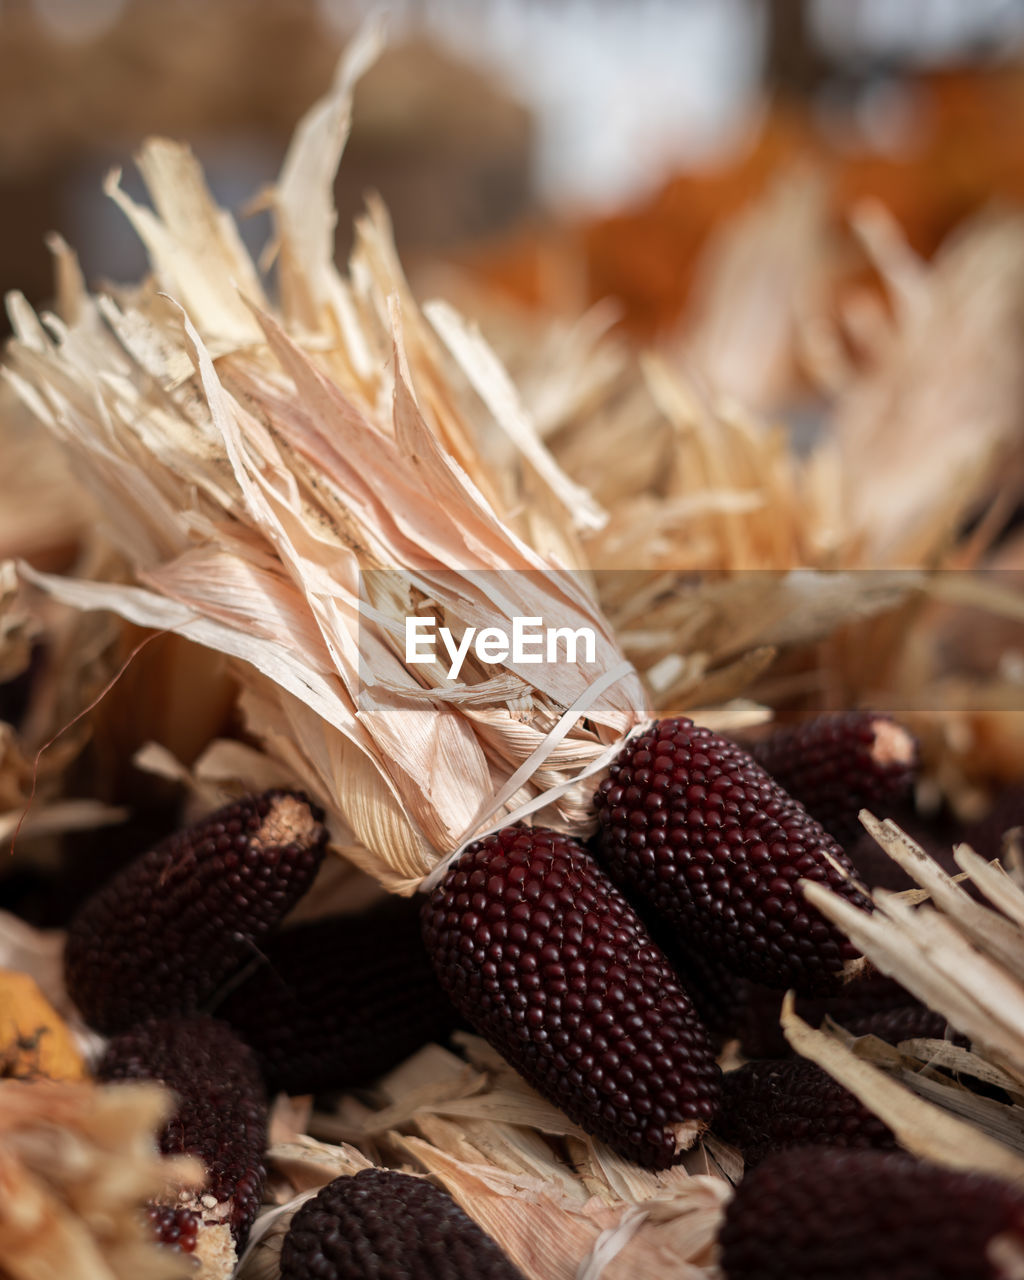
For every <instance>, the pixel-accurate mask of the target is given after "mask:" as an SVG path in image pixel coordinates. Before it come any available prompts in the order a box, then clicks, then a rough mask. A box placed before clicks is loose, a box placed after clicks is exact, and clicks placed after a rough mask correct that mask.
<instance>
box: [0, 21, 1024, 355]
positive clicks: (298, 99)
mask: <svg viewBox="0 0 1024 1280" xmlns="http://www.w3.org/2000/svg"><path fill="white" fill-rule="evenodd" d="M371 10H372V11H382V12H384V13H386V15H387V17H388V21H389V26H390V31H391V38H392V45H391V48H390V50H389V52H388V53H387V54H386V55H385V57H384V58H383V59H382V60H381V62H380V63H379V64H378V65H377V66H376V67H375V68H374V69H373V70H372V71H371V72H370V74H369V75H368V76H367V77H366V78H365V80H364V82H363V83H362V84H361V86H360V88H359V91H358V94H357V99H356V113H355V129H354V133H353V136H352V140H351V142H350V145H349V148H348V152H347V156H346V159H345V162H344V164H343V166H342V172H341V176H340V179H339V190H338V203H339V209H340V218H339V227H338V235H339V252H341V253H344V252H345V250H346V248H347V245H348V242H349V236H350V226H351V221H352V216H353V215H354V214H356V213H357V212H358V211H359V209H360V208H361V207H362V204H363V201H364V197H365V194H366V192H367V191H369V190H376V191H379V192H380V193H381V194H382V196H383V197H384V199H385V201H386V203H387V205H388V206H389V208H390V210H391V212H392V216H393V218H394V221H395V225H396V233H397V239H398V243H399V248H400V249H401V250H402V251H403V254H404V255H405V256H406V258H407V260H408V261H409V262H410V263H412V264H413V265H414V266H415V263H416V262H417V261H418V260H419V259H421V258H422V257H424V256H430V257H434V258H436V256H437V255H442V256H444V255H447V256H449V257H451V258H454V259H456V260H457V261H459V262H460V263H461V264H462V265H463V266H464V267H467V268H469V269H471V270H472V271H473V272H475V273H479V274H480V276H481V278H482V279H484V280H485V281H486V282H487V283H488V284H490V285H495V286H497V287H499V288H501V289H504V290H506V291H507V292H508V293H509V295H510V296H513V297H516V298H518V299H520V300H522V301H525V302H527V303H530V302H535V301H538V300H543V301H546V302H551V301H552V300H554V301H556V302H557V301H558V297H557V295H558V293H559V291H560V290H561V291H563V292H566V291H573V293H574V298H573V301H575V300H576V297H577V296H581V297H582V298H583V299H584V300H593V299H596V298H600V297H604V296H612V297H614V298H616V299H617V300H618V302H619V305H620V307H621V316H622V322H623V324H624V325H625V327H626V328H627V329H628V330H629V331H630V332H632V333H634V334H636V335H637V336H639V337H642V338H644V339H645V340H646V339H650V338H651V337H652V336H654V335H656V334H658V333H659V332H661V331H663V330H664V329H665V328H666V327H668V326H671V325H672V324H673V323H674V322H675V320H676V319H677V317H678V315H679V314H680V311H681V309H682V308H683V307H684V305H685V303H686V299H687V297H688V294H689V291H690V289H691V287H692V277H693V268H694V264H695V262H696V261H697V260H698V257H699V254H700V251H701V249H702V247H703V245H704V244H705V242H706V241H707V239H708V237H709V235H710V234H711V231H712V229H713V228H714V227H715V226H716V225H717V224H719V223H720V222H721V221H722V220H723V219H725V218H726V217H728V216H730V215H732V214H734V213H736V212H737V211H738V210H740V209H742V208H743V207H744V206H745V205H746V204H749V203H750V202H752V201H754V200H755V199H756V198H757V197H758V196H759V195H760V194H762V193H763V191H764V189H765V188H766V186H767V185H768V184H769V183H770V181H771V180H772V178H773V175H776V174H778V173H779V172H785V171H787V170H792V169H793V168H794V167H795V166H797V165H798V164H800V163H804V162H807V161H811V162H813V164H814V165H815V167H816V169H817V170H818V171H819V172H820V173H822V174H824V175H825V178H826V182H827V191H826V198H827V199H828V200H829V201H831V202H832V205H833V207H834V208H835V209H836V210H837V211H845V210H848V209H849V208H850V206H851V202H852V201H854V200H856V199H857V198H858V197H860V196H863V195H869V194H870V195H876V196H878V197H879V198H880V199H881V200H882V201H883V202H884V203H885V205H886V206H887V207H888V208H889V209H890V210H891V211H892V212H893V213H894V214H895V216H896V218H897V220H898V221H899V222H900V224H901V225H902V226H903V228H904V230H905V232H906V234H907V236H908V238H909V241H910V243H911V245H912V246H913V247H914V248H915V249H918V250H919V251H920V252H922V253H926V254H928V253H931V252H933V251H934V249H935V248H936V246H937V245H938V244H939V242H940V241H941V239H942V238H943V236H944V235H945V234H946V233H947V232H948V231H949V229H950V228H951V227H952V226H953V225H955V224H956V223H957V222H959V221H960V220H962V219H963V218H964V217H965V215H967V214H969V213H971V212H973V211H975V210H977V209H978V208H980V207H982V206H985V205H986V204H988V203H990V202H992V201H1002V202H1005V203H1014V204H1015V203H1018V202H1020V201H1021V200H1022V199H1024V149H1022V148H1021V147H1020V145H1019V130H1020V123H1021V120H1022V119H1024V71H1022V63H1021V47H1022V42H1024V0H901V2H900V3H896V4H893V3H888V2H887V0H629V2H628V3H627V2H626V0H622V2H621V3H615V2H613V0H592V2H589V3H588V2H587V0H489V2H488V3H477V2H475V0H418V2H413V0H407V2H406V3H395V4H391V5H387V6H382V5H379V4H378V5H373V4H370V3H358V2H356V0H260V2H259V3H254V2H253V0H2V3H0V98H2V110H0V200H2V210H3V214H2V217H3V235H2V236H0V282H2V284H3V286H4V288H5V290H7V289H12V288H13V289H20V290H22V291H24V292H25V293H26V294H27V296H28V297H29V299H30V300H31V301H32V302H34V303H40V302H44V301H45V299H46V298H47V296H48V292H49V290H50V287H51V267H50V262H49V257H48V252H47V250H46V247H45V244H44V235H45V233H46V232H48V231H53V230H56V231H59V232H60V233H61V234H62V235H63V236H64V237H65V238H66V239H67V240H68V241H69V242H70V243H71V244H72V245H74V247H75V248H76V250H77V251H78V253H79V254H80V256H81V259H82V262H83V266H84V269H85V272H86V275H87V276H88V277H89V278H90V279H91V280H96V279H99V278H104V279H112V280H114V281H118V280H131V279H136V278H138V276H139V275H140V274H141V272H142V270H143V262H142V256H141V250H140V248H139V246H138V243H137V241H136V238H135V237H134V236H132V235H130V234H125V228H124V225H123V223H122V220H121V217H120V215H119V214H118V213H117V211H116V210H114V209H113V207H112V206H111V205H110V203H109V201H107V200H106V199H105V197H104V196H103V195H102V193H101V190H100V185H101V181H102V178H103V176H104V174H105V173H106V172H107V171H108V170H109V169H110V168H111V167H114V166H121V165H124V166H125V167H126V175H125V183H126V186H127V188H128V189H129V191H131V192H132V193H133V194H136V195H138V194H140V193H141V192H140V187H139V185H138V183H137V179H136V178H135V175H134V174H132V173H131V171H130V164H129V163H128V161H129V158H130V157H131V155H132V153H133V152H134V150H135V149H136V148H137V146H138V144H139V142H140V141H141V139H142V138H143V137H145V136H146V135H148V134H152V133H159V134H165V135H169V136H171V137H175V138H186V139H188V140H189V141H190V142H191V143H192V144H193V145H194V147H195V148H196V150H197V151H198V153H199V155H200V157H201V159H202V161H203V164H204V166H205V168H206V171H207V173H208V175H209V176H210V179H211V183H212V185H213V187H214V190H215V193H216V195H217V196H218V198H219V199H220V200H221V202H222V203H224V204H226V205H227V206H229V207H231V208H232V209H233V210H234V211H235V212H236V213H242V212H244V210H245V203H246V201H247V200H249V199H250V198H251V197H252V196H253V194H254V193H255V192H258V191H259V190H260V188H261V187H263V186H264V185H266V184H267V183H269V182H270V181H271V180H272V179H273V177H274V176H275V174H276V172H277V169H278V166H279V164H280V162H281V158H282V156H283V153H284V148H285V145H286V142H287V139H288V136H289V133H290V130H291V128H292V127H293V125H294V123H295V121H296V120H297V119H298V117H299V115H300V114H301V113H302V111H303V110H304V109H305V108H306V107H308V106H309V105H310V103H311V102H312V101H313V100H314V99H315V98H316V97H317V96H318V95H319V94H321V93H322V92H323V91H324V89H325V88H326V87H327V85H328V83H329V81H330V77H331V73H332V70H333V67H334V65H335V62H336V59H337V57H338V55H339V52H340V51H341V49H342V47H343V45H344V43H345V41H346V39H347V38H348V37H349V36H350V35H351V33H352V31H353V30H354V29H355V27H356V26H357V25H358V23H359V22H360V21H361V20H362V19H363V18H364V17H365V16H366V14H367V13H368V12H370V11H371ZM242 227H243V231H244V234H245V235H246V236H247V238H248V239H249V241H250V243H251V244H252V245H253V247H255V248H257V249H258V248H261V247H262V245H263V243H264V241H265V239H266V234H267V227H266V223H265V220H264V219H263V218H261V217H260V216H259V215H258V214H255V213H253V214H251V215H250V216H249V217H243V218H242Z"/></svg>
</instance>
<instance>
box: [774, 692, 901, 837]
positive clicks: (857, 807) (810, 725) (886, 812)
mask: <svg viewBox="0 0 1024 1280" xmlns="http://www.w3.org/2000/svg"><path fill="white" fill-rule="evenodd" d="M750 754H751V755H752V756H753V757H754V759H755V760H756V761H757V763H758V764H759V765H760V766H761V767H762V768H763V769H764V770H765V772H766V773H769V774H770V775H771V776H772V777H773V778H774V779H775V781H776V782H777V783H778V784H779V786H780V787H782V788H783V789H784V790H785V791H788V792H789V794H790V795H791V796H793V798H794V799H796V800H799V801H800V803H801V804H802V805H803V806H804V808H805V809H806V810H807V812H808V813H809V814H810V815H811V816H812V817H813V818H815V819H816V820H817V821H818V822H820V823H821V825H822V826H823V827H824V828H825V830H826V831H827V832H828V833H829V835H831V836H834V837H835V839H836V840H838V841H839V843H840V844H841V845H843V846H844V848H845V847H847V846H848V845H849V843H850V842H851V841H852V840H855V839H856V838H857V837H858V836H859V835H860V834H861V833H862V832H863V830H864V828H863V827H862V826H861V824H860V822H859V821H858V818H857V815H858V813H859V812H860V811H861V809H870V810H871V812H872V813H873V814H874V815H875V817H876V818H887V817H889V816H890V814H891V810H892V809H893V808H894V807H895V806H897V805H901V804H903V803H904V802H905V801H906V800H907V798H908V797H909V795H910V790H911V787H912V785H913V781H914V774H915V772H916V770H917V763H918V760H917V743H916V742H915V741H914V739H913V737H912V736H911V735H910V734H909V733H908V732H907V730H906V729H904V728H903V727H902V726H901V725H898V724H897V723H896V722H895V721H894V720H893V719H892V718H891V717H890V716H886V715H881V714H879V713H878V712H876V711H847V712H844V713H842V714H840V715H827V716H818V717H817V718H816V719H814V720H809V721H808V722H807V723H806V724H802V725H797V726H795V727H792V728H780V729H776V730H775V732H774V733H772V734H771V735H770V737H768V738H766V739H765V740H764V741H763V742H759V743H757V744H755V745H754V746H753V747H751V749H750Z"/></svg>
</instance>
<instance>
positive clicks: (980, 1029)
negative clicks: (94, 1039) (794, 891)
mask: <svg viewBox="0 0 1024 1280" xmlns="http://www.w3.org/2000/svg"><path fill="white" fill-rule="evenodd" d="M874 835H875V838H876V839H877V840H879V842H880V843H881V844H882V847H883V848H884V849H885V850H886V851H887V852H888V853H889V854H890V856H892V857H894V858H896V860H897V861H900V863H901V865H902V866H903V867H904V869H905V870H906V871H907V872H908V873H909V874H910V875H911V876H912V877H913V878H914V879H915V880H916V881H918V883H921V884H922V887H924V888H927V889H929V891H932V890H935V891H936V892H938V893H939V895H940V897H941V903H936V904H935V905H934V906H932V905H929V904H922V905H921V906H918V907H913V906H910V905H909V904H907V903H906V902H904V901H902V900H901V898H900V896H899V895H894V894H888V893H885V892H883V891H877V892H876V893H875V894H874V895H873V897H874V900H875V906H876V910H875V912H874V913H873V914H872V915H870V916H869V915H867V914H865V913H864V912H860V911H857V910H856V909H852V910H850V911H847V909H846V904H844V903H842V902H840V901H839V900H838V899H836V898H835V897H834V896H833V895H831V894H829V893H828V892H827V891H819V890H818V888H817V887H816V886H814V885H810V884H809V885H807V886H806V893H807V896H808V898H809V900H810V901H811V902H812V903H813V904H814V905H815V906H817V907H818V909H819V910H820V911H821V912H822V913H823V914H824V915H825V916H827V917H828V918H829V919H830V920H833V921H834V922H835V923H836V924H838V925H839V927H840V928H841V929H842V930H843V932H844V933H846V934H847V936H848V937H849V938H850V939H851V940H852V941H853V942H854V943H855V945H856V946H857V947H859V949H860V950H861V951H862V952H863V953H864V955H865V956H866V957H867V958H868V959H869V960H870V961H871V962H872V963H873V964H874V965H875V966H876V967H877V968H879V969H881V970H882V972H883V973H887V974H890V975H891V976H892V977H894V978H896V979H897V981H899V982H900V983H902V985H903V986H905V987H906V988H907V989H908V990H909V991H910V992H911V993H912V994H913V995H915V996H917V998H918V999H920V1000H922V1001H924V1003H925V1004H927V1005H928V1006H929V1007H930V1008H932V1009H935V1010H937V1011H938V1012H939V1013H942V1014H943V1015H944V1016H945V1017H946V1018H948V1020H949V1022H950V1023H951V1024H952V1026H954V1027H955V1028H956V1029H957V1030H958V1031H961V1032H963V1033H964V1034H965V1035H967V1036H968V1037H969V1038H970V1039H971V1041H972V1043H973V1044H974V1047H975V1051H976V1052H979V1053H981V1054H982V1056H983V1057H985V1058H987V1059H988V1060H989V1061H990V1062H991V1063H992V1064H993V1065H995V1066H997V1067H999V1068H1000V1069H1001V1070H1003V1071H1005V1072H1006V1073H1007V1074H1008V1075H1010V1076H1011V1077H1012V1078H1013V1079H1015V1080H1018V1081H1024V982H1022V981H1021V978H1020V976H1019V974H1020V973H1021V956H1022V955H1024V941H1022V939H1021V934H1020V931H1019V927H1018V926H1011V924H1010V922H1009V920H1008V919H1007V918H1006V917H1005V916H1004V915H1002V914H1001V913H1000V912H998V911H996V910H994V909H991V908H987V907H983V906H981V905H980V904H978V903H977V902H975V901H974V900H973V899H972V898H971V897H970V896H969V895H968V894H967V893H966V892H965V891H964V889H963V888H962V887H960V886H959V885H957V884H955V883H954V882H952V881H949V882H948V883H946V881H947V880H948V877H944V876H943V875H942V873H941V872H940V871H939V869H938V868H936V867H935V865H934V863H933V862H932V861H931V859H930V858H928V856H927V855H926V854H924V852H923V851H922V850H921V849H920V848H919V846H917V845H916V844H915V843H914V842H913V841H912V840H910V838H909V837H907V836H906V835H905V834H904V833H903V832H901V831H900V830H899V828H898V827H896V826H895V824H893V823H889V822H886V823H883V824H881V825H877V824H876V826H875V829H874ZM940 907H941V909H940ZM1007 962H1009V963H1010V965H1011V967H1010V968H1007V967H1006V965H1007Z"/></svg>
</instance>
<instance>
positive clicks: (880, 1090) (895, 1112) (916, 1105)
mask: <svg viewBox="0 0 1024 1280" xmlns="http://www.w3.org/2000/svg"><path fill="white" fill-rule="evenodd" d="M782 1028H783V1031H784V1033H785V1036H786V1039H787V1040H788V1041H789V1043H790V1044H791V1045H792V1046H793V1048H794V1049H795V1050H796V1051H797V1052H798V1053H800V1054H803V1056H804V1057H805V1058H810V1059H811V1061H812V1062H816V1063H817V1064H818V1065H819V1066H820V1067H822V1068H823V1069H824V1070H826V1071H827V1072H828V1073H829V1074H830V1075H831V1076H833V1077H834V1078H835V1079H836V1080H838V1081H839V1083H840V1084H842V1085H845V1087H846V1088H847V1089H849V1091H850V1092H851V1093H852V1094H854V1095H855V1096H856V1097H857V1098H858V1099H859V1100H860V1101H861V1102H862V1103H863V1104H864V1106H866V1107H867V1108H868V1109H869V1110H870V1111H873V1112H874V1113H875V1115H877V1116H879V1117H880V1119H882V1120H884V1122H885V1123H886V1124H887V1125H888V1126H889V1128H890V1129H891V1130H892V1131H893V1133H894V1134H895V1135H896V1138H897V1140H898V1141H899V1142H900V1144H901V1145H902V1146H904V1147H905V1148H906V1149H907V1150H908V1151H912V1152H913V1153H914V1154H915V1155H917V1156H920V1157H921V1158H922V1159H926V1160H931V1161H933V1162H935V1163H936V1164H945V1165H949V1166H950V1167H951V1168H956V1169H975V1170H977V1171H979V1172H985V1173H991V1174H994V1175H997V1176H999V1177H1003V1178H1010V1179H1015V1180H1019V1179H1021V1178H1024V1151H1022V1153H1021V1154H1019V1155H1015V1154H1014V1153H1013V1152H1012V1151H1010V1150H1009V1149H1008V1148H1007V1147H1005V1146H1002V1145H1001V1144H1000V1143H998V1142H995V1141H993V1140H992V1139H991V1138H989V1137H986V1136H985V1135H984V1134H983V1133H981V1132H980V1131H979V1130H978V1129H977V1128H976V1127H975V1126H973V1125H971V1124H968V1123H966V1122H964V1121H962V1120H959V1119H956V1118H955V1117H953V1116H952V1115H950V1114H949V1113H948V1112H947V1111H944V1110H940V1109H939V1108H938V1107H935V1106H933V1105H930V1104H929V1103H927V1102H925V1101H924V1100H922V1099H921V1098H918V1097H915V1096H914V1094H912V1093H911V1092H910V1091H909V1090H908V1089H906V1088H904V1087H903V1086H902V1085H901V1084H898V1083H896V1082H895V1081H893V1080H891V1079H890V1078H889V1077H888V1076H887V1075H886V1074H885V1073H884V1072H882V1071H880V1070H879V1069H878V1068H877V1067H875V1066H872V1065H871V1064H870V1063H868V1062H866V1061H865V1060H864V1059H862V1058H859V1057H857V1055H856V1054H854V1053H852V1052H851V1051H850V1050H849V1049H848V1048H846V1047H845V1046H844V1045H843V1044H842V1043H841V1042H840V1041H839V1040H837V1039H836V1038H835V1037H833V1036H830V1035H829V1034H828V1033H827V1032H824V1031H815V1030H813V1029H812V1028H811V1027H809V1026H808V1025H807V1023H806V1022H804V1021H803V1020H802V1019H801V1018H799V1017H798V1016H797V1014H796V1013H795V1012H794V1009H793V999H792V996H790V995H787V997H786V1002H785V1003H784V1005H783V1009H782Z"/></svg>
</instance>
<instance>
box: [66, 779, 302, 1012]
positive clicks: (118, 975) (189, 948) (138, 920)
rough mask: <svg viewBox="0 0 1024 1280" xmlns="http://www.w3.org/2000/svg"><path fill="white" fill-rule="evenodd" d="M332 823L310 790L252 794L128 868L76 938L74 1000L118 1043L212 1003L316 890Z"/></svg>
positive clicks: (78, 921)
mask: <svg viewBox="0 0 1024 1280" xmlns="http://www.w3.org/2000/svg"><path fill="white" fill-rule="evenodd" d="M322 817H323V814H322V812H321V811H320V810H319V809H318V808H317V807H316V806H315V805H313V804H312V803H311V802H310V801H309V800H308V799H307V798H306V797H305V796H304V795H303V794H302V793H301V792H296V791H287V790H271V791H266V792H263V793H262V794H260V795H251V796H246V797H243V798H242V799H240V800H236V801H233V802H232V803H231V804H228V805H225V806H224V807H223V808H221V809H218V810H217V811H216V812H215V813H213V814H210V815H209V816H208V817H206V818H203V819H202V820H201V821H199V822H197V823H194V824H193V825H192V826H190V827H188V828H187V829H185V830H183V831H179V832H176V833H175V834H174V835H171V836H169V837H168V838H167V839H166V840H164V841H162V842H161V843H160V844H158V845H156V846H155V847H154V848H152V849H150V850H149V851H148V852H147V853H144V854H143V855H142V856H141V857H140V858H137V859H136V860H135V861H134V862H133V863H131V864H130V865H129V866H127V867H125V868H124V869H123V870H122V871H121V872H119V873H118V874H117V875H116V876H114V878H113V879H112V880H110V881H109V882H108V883H107V884H105V885H104V886H102V887H101V888H100V889H99V890H98V891H97V892H96V893H95V894H94V895H93V896H92V897H91V898H90V899H89V900H88V901H87V902H86V903H85V904H84V905H83V906H82V907H81V909H80V910H79V912H78V914H77V915H76V916H75V918H74V920H72V922H71V926H70V928H69V930H68V936H67V945H66V947H65V953H64V970H65V977H66V980H67V988H68V993H69V995H70V996H71V998H72V999H73V1000H74V1002H75V1004H76V1005H77V1006H78V1009H79V1012H80V1013H81V1014H82V1016H83V1018H84V1019H85V1020H86V1022H88V1023H89V1025H90V1026H92V1027H93V1028H94V1029H95V1030H97V1031H102V1032H104V1033H106V1034H108V1035H109V1034H116V1033H118V1032H121V1031H125V1030H127V1029H128V1028H129V1027H131V1026H133V1025H134V1024H136V1023H139V1022H143V1021H145V1020H146V1019H148V1018H153V1017H173V1016H178V1015H186V1014H192V1013H195V1012H197V1011H198V1010H199V1009H201V1008H203V1007H205V1006H207V1005H208V1004H209V1002H210V1001H211V1000H212V999H213V997H214V996H215V994H216V993H217V991H218V990H219V989H220V988H221V987H222V985H223V984H224V983H225V982H226V981H227V980H228V979H229V978H230V977H231V976H232V975H233V974H234V973H236V972H237V971H238V970H239V969H240V968H241V967H242V965H243V964H244V963H245V962H246V961H247V960H248V959H249V958H250V956H251V954H252V951H253V944H254V943H256V942H258V941H259V940H260V939H262V938H264V937H266V935H267V934H268V933H270V932H271V931H272V930H273V929H275V928H276V927H277V925H278V924H280V922H281V921H282V919H283V918H284V917H285V915H287V913H288V912H289V911H290V910H291V908H292V907H293V906H294V905H295V903H296V902H297V901H298V900H299V898H300V897H301V896H302V895H303V894H304V893H305V892H306V890H307V889H308V888H309V886H310V885H311V884H312V882H313V879H314V877H315V876H316V873H317V870H318V869H319V867H320V864H321V862H322V861H323V857H324V852H325V849H326V844H327V831H326V829H325V827H324V826H323V825H322V821H321V819H322Z"/></svg>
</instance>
